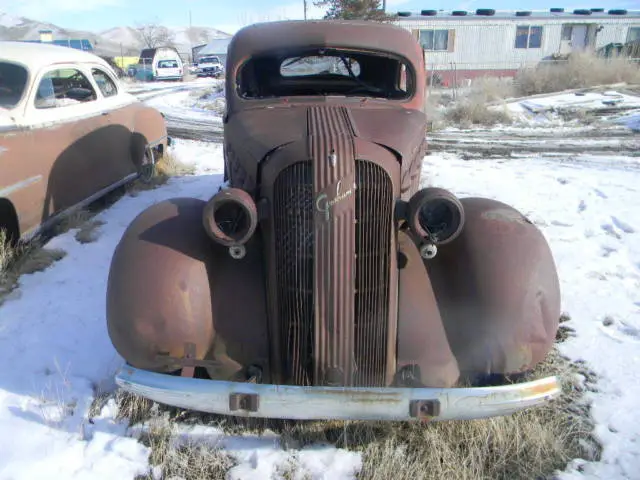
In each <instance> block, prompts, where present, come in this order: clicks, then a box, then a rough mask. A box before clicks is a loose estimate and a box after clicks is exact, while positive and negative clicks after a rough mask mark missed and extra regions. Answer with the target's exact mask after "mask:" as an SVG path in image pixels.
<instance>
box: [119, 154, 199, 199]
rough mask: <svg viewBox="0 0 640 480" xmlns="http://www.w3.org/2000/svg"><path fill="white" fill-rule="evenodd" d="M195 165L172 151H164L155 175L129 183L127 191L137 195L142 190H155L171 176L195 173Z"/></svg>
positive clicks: (157, 164)
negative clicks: (183, 160)
mask: <svg viewBox="0 0 640 480" xmlns="http://www.w3.org/2000/svg"><path fill="white" fill-rule="evenodd" d="M194 173H195V167H194V166H193V165H189V164H187V163H184V162H182V161H181V160H180V159H178V158H177V157H176V156H175V155H173V154H172V153H171V152H164V154H163V155H162V157H160V158H159V159H158V161H157V162H156V166H155V171H154V173H153V176H152V177H151V178H150V179H148V180H146V181H142V180H136V181H134V182H131V183H130V184H128V185H127V187H126V189H127V192H128V193H129V194H130V195H132V196H135V195H137V194H138V192H140V191H144V190H153V189H155V188H158V187H159V186H161V185H164V184H166V183H167V181H168V180H169V179H170V178H171V177H178V176H183V175H193V174H194Z"/></svg>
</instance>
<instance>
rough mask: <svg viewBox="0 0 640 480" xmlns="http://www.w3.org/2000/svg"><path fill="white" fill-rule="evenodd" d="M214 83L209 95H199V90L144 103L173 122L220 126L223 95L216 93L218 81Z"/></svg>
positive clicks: (153, 99)
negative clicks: (180, 121) (215, 124)
mask: <svg viewBox="0 0 640 480" xmlns="http://www.w3.org/2000/svg"><path fill="white" fill-rule="evenodd" d="M214 82H216V83H213V82H211V87H210V88H211V89H212V90H211V92H209V93H200V90H194V91H181V92H177V93H171V94H168V95H162V96H158V97H153V98H151V99H149V100H146V101H145V103H146V104H147V105H150V106H152V107H154V108H156V109H158V110H160V111H161V112H162V113H164V114H165V116H167V117H171V119H172V120H174V121H175V120H182V121H186V122H188V123H190V124H193V123H194V122H198V121H202V122H204V123H213V122H215V123H219V124H222V112H223V111H224V93H222V94H220V93H219V92H216V89H217V88H218V87H219V84H220V81H219V80H218V81H214ZM204 90H205V91H206V89H204Z"/></svg>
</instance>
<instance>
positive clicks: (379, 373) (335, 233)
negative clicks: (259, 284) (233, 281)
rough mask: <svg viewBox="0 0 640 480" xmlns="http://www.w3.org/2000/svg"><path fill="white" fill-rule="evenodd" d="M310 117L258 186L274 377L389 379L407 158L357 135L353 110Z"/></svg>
mask: <svg viewBox="0 0 640 480" xmlns="http://www.w3.org/2000/svg"><path fill="white" fill-rule="evenodd" d="M306 123H307V125H308V126H307V129H308V132H309V135H308V136H306V137H304V141H300V142H292V143H289V144H287V145H285V146H283V147H281V148H279V149H276V150H275V151H273V152H272V153H271V154H270V155H269V156H268V157H267V159H266V160H265V161H264V166H263V168H262V170H261V178H262V184H261V190H260V192H259V195H258V198H261V199H265V200H266V201H267V202H266V203H267V205H269V209H268V211H269V213H268V214H267V215H266V217H265V218H264V219H263V220H262V222H261V229H262V232H263V235H264V239H265V240H266V245H265V248H266V252H267V258H268V262H267V266H268V271H267V275H268V276H267V279H266V282H267V286H268V289H269V295H268V297H269V302H270V306H269V312H270V315H269V317H270V329H271V331H272V335H271V349H272V361H273V366H274V369H275V366H276V365H278V367H277V368H278V371H279V373H278V374H277V375H276V378H279V379H280V381H281V382H290V381H292V380H293V382H294V383H298V384H308V383H310V382H312V381H314V382H315V383H314V384H316V383H318V382H319V383H322V382H323V381H324V380H323V378H324V376H325V371H326V370H327V369H330V371H331V372H333V373H332V374H331V375H333V377H334V378H333V379H330V382H333V383H339V384H346V385H348V384H371V385H386V384H389V383H390V382H391V381H392V378H393V375H394V374H395V348H396V341H395V336H396V318H397V270H396V263H395V262H396V259H395V255H392V254H391V252H393V251H394V248H395V240H394V235H393V223H392V220H393V216H392V210H393V199H394V198H395V197H396V196H397V195H399V191H400V188H399V185H398V183H399V178H400V165H399V162H398V159H397V157H396V156H394V155H393V154H392V153H391V152H390V151H389V150H388V149H385V148H383V147H381V146H379V145H375V144H372V143H370V142H367V141H365V140H364V139H361V138H358V137H354V134H355V133H356V132H355V129H354V128H353V126H352V124H351V120H350V116H349V110H348V109H345V108H335V107H333V108H331V107H325V106H323V107H316V108H315V109H314V110H309V113H308V115H307V122H306ZM332 153H334V154H335V158H334V157H332ZM333 158H334V159H335V166H333V165H332V159H333ZM308 159H309V160H308ZM339 181H340V186H339V191H336V188H338V182H339ZM358 182H360V183H361V187H362V188H360V189H359V188H357V186H356V188H355V189H354V188H353V186H354V183H358ZM372 215H374V216H373V217H372ZM372 219H373V220H372ZM360 221H362V223H361V224H360V225H361V226H362V227H359V226H358V225H359V223H358V222H360ZM372 222H373V223H372ZM371 227H372V228H371ZM365 229H366V230H365ZM372 247H374V248H373V249H372ZM310 248H312V250H309V249H310ZM310 271H312V272H315V273H314V274H313V275H312V276H309V273H310ZM314 309H315V310H314ZM367 326H368V327H371V328H370V329H368V328H367ZM310 328H311V329H310ZM310 356H311V357H312V358H313V361H312V362H311V361H309V359H308V357H310ZM305 358H307V360H305ZM300 362H302V363H300ZM309 369H311V370H312V373H313V375H312V374H311V373H309V372H310V371H308V370H309Z"/></svg>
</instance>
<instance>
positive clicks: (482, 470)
mask: <svg viewBox="0 0 640 480" xmlns="http://www.w3.org/2000/svg"><path fill="white" fill-rule="evenodd" d="M578 372H579V367H577V366H571V365H569V364H568V362H567V360H566V359H564V358H562V357H560V356H559V355H558V354H557V353H555V352H554V353H553V354H552V355H551V356H550V359H549V360H548V361H547V362H546V363H545V364H544V365H542V366H541V367H540V368H539V370H538V376H539V375H548V374H556V375H560V376H561V377H562V378H563V380H564V385H563V395H562V397H561V398H560V399H559V400H556V401H554V402H551V403H550V404H548V405H544V406H541V407H537V408H531V409H528V410H524V411H521V412H518V413H515V414H513V415H508V416H504V417H494V418H489V419H483V420H469V421H461V422H443V423H433V424H431V425H424V426H421V425H419V424H399V425H397V426H396V428H394V429H393V430H392V431H391V434H390V435H388V436H385V437H384V438H381V439H379V440H377V441H374V442H371V443H369V444H368V445H366V446H363V447H362V448H361V451H362V452H363V467H362V471H361V472H360V476H359V478H362V479H371V480H378V479H385V478H394V479H399V480H403V479H406V480H409V479H412V480H413V479H427V478H428V479H443V480H444V479H450V478H456V479H463V480H464V479H470V480H471V479H474V480H475V479H531V478H545V477H548V476H550V475H551V474H553V472H555V471H556V470H562V469H564V468H565V467H566V465H567V464H568V463H569V462H570V461H571V460H573V459H575V458H583V459H586V460H598V459H599V457H600V453H601V447H600V446H599V444H598V443H597V442H596V440H595V439H594V438H593V436H592V431H593V424H592V421H591V420H590V418H589V409H588V406H587V405H586V404H584V403H583V401H582V400H581V396H582V387H581V386H579V385H578V383H577V382H576V381H575V378H574V377H575V375H576V374H577V373H578ZM356 435H357V433H356V432H354V433H352V436H356ZM367 435H370V433H368V432H365V436H367ZM356 438H357V437H356Z"/></svg>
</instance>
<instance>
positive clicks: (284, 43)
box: [227, 20, 424, 69]
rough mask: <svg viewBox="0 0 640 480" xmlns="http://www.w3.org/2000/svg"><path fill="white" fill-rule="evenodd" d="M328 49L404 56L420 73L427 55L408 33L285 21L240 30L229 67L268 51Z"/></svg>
mask: <svg viewBox="0 0 640 480" xmlns="http://www.w3.org/2000/svg"><path fill="white" fill-rule="evenodd" d="M305 46H326V47H329V46H331V47H343V48H353V49H371V50H378V51H382V52H387V53H392V54H398V55H401V56H403V57H405V58H407V60H409V62H410V63H412V64H413V66H414V68H416V69H420V68H421V67H422V65H423V62H424V54H423V51H422V47H421V46H420V44H419V43H418V40H417V39H416V38H415V37H414V36H413V35H412V34H411V33H410V32H409V31H408V30H406V29H404V28H402V27H399V26H396V25H392V24H389V23H381V22H372V21H364V20H283V21H277V22H265V23H255V24H253V25H249V26H247V27H244V28H242V29H240V30H239V31H238V32H236V34H235V35H234V36H233V38H232V40H231V43H230V44H229V50H228V56H227V65H233V66H236V65H237V64H238V63H240V62H243V61H244V60H246V59H247V58H248V57H250V56H253V55H258V54H260V53H264V52H267V51H277V50H280V49H281V50H285V51H286V50H290V49H295V48H296V47H305Z"/></svg>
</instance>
